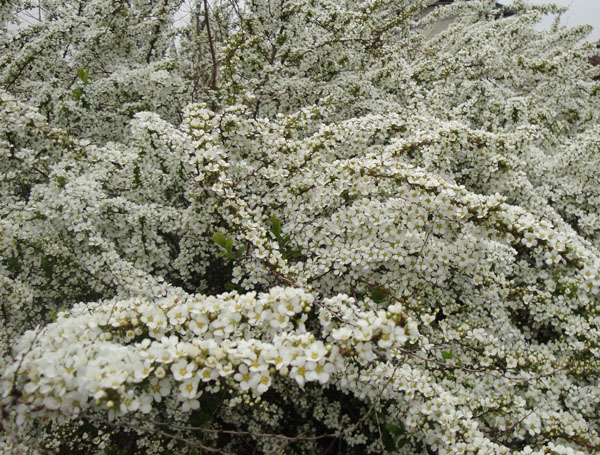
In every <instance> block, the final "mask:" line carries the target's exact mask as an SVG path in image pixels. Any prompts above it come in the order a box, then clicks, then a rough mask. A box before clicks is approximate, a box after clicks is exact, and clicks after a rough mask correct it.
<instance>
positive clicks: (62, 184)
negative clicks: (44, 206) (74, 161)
mask: <svg viewBox="0 0 600 455" xmlns="http://www.w3.org/2000/svg"><path fill="white" fill-rule="evenodd" d="M56 183H58V186H60V187H61V188H64V187H65V185H66V184H67V179H66V178H64V177H63V176H62V175H59V176H57V177H56Z"/></svg>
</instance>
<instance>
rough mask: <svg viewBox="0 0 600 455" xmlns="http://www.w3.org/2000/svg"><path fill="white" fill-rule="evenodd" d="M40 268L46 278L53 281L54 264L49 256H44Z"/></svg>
mask: <svg viewBox="0 0 600 455" xmlns="http://www.w3.org/2000/svg"><path fill="white" fill-rule="evenodd" d="M40 267H41V268H42V270H43V271H44V276H45V277H46V279H48V280H50V279H52V274H53V273H54V264H52V260H51V259H48V257H47V256H43V257H42V260H41V263H40Z"/></svg>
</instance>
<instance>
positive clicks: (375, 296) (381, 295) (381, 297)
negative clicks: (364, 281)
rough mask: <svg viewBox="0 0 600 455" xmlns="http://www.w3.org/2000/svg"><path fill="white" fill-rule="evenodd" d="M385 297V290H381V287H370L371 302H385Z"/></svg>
mask: <svg viewBox="0 0 600 455" xmlns="http://www.w3.org/2000/svg"><path fill="white" fill-rule="evenodd" d="M387 297H388V296H387V294H386V293H385V292H383V291H382V290H381V289H379V288H372V289H371V300H373V302H375V303H382V302H385V300H386V299H387Z"/></svg>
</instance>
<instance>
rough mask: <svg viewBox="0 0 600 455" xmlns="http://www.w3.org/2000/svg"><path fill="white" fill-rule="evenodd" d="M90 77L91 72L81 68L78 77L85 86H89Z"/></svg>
mask: <svg viewBox="0 0 600 455" xmlns="http://www.w3.org/2000/svg"><path fill="white" fill-rule="evenodd" d="M89 75H90V71H89V70H87V69H84V68H79V69H78V70H77V76H79V79H81V80H82V82H83V83H84V84H87V82H88V76H89Z"/></svg>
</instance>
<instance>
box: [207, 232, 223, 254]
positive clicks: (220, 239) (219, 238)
mask: <svg viewBox="0 0 600 455" xmlns="http://www.w3.org/2000/svg"><path fill="white" fill-rule="evenodd" d="M211 240H212V241H213V242H215V243H216V244H217V245H219V246H220V247H221V248H223V249H224V250H226V249H227V237H225V236H224V235H223V234H222V233H220V232H217V233H215V235H213V236H212V238H211Z"/></svg>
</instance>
